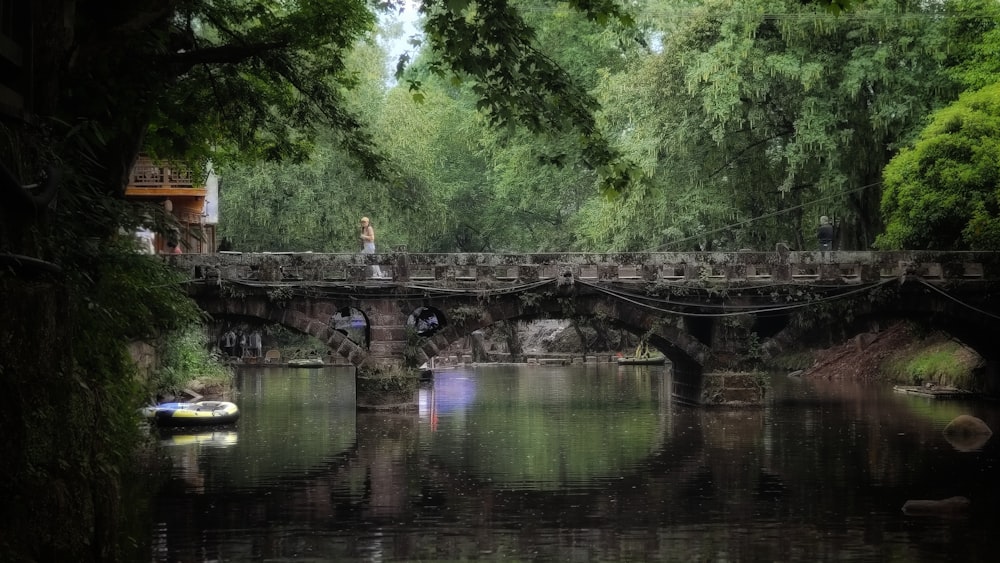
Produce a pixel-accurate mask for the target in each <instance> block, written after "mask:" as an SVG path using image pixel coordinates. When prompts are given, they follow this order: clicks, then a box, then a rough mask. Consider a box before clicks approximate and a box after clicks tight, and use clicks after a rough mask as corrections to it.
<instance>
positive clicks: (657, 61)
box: [591, 0, 955, 249]
mask: <svg viewBox="0 0 1000 563" xmlns="http://www.w3.org/2000/svg"><path fill="white" fill-rule="evenodd" d="M937 9H938V8H937V7H935V6H928V5H926V4H924V3H917V2H912V3H909V2H894V1H893V2H889V1H879V0H874V1H871V2H866V3H864V4H863V5H861V6H859V7H857V9H856V11H854V12H853V13H852V14H851V16H850V17H838V16H836V15H834V14H831V13H828V12H826V11H823V10H817V9H816V7H814V6H810V5H802V4H801V3H799V2H793V1H774V0H760V1H750V2H734V1H729V0H710V1H707V2H704V3H702V5H701V6H699V7H697V8H680V10H681V11H682V12H681V13H680V14H678V12H676V11H669V10H663V9H662V8H656V9H654V10H652V11H651V12H650V13H649V16H650V17H651V18H652V19H654V20H659V21H661V22H662V25H661V27H660V29H661V30H663V40H662V43H663V44H662V49H660V50H659V52H658V54H657V55H656V56H654V57H650V58H648V59H646V60H643V61H641V62H640V63H639V64H637V65H636V67H635V68H634V69H633V70H631V71H630V72H629V73H626V74H623V75H620V76H616V77H614V81H613V82H612V81H609V82H608V84H607V86H606V87H605V91H606V94H605V95H604V96H602V97H601V101H602V105H603V106H604V108H605V112H604V114H603V117H604V119H606V120H607V121H608V122H609V123H610V124H611V125H612V126H614V127H615V128H616V129H617V130H618V131H620V133H619V134H618V136H619V137H620V138H621V139H622V144H621V145H619V146H620V147H622V148H623V150H625V151H626V153H627V154H628V155H629V156H630V157H631V158H633V159H634V160H636V161H637V162H638V163H639V165H640V167H641V168H642V169H643V170H644V171H646V173H647V174H649V175H651V176H652V177H653V181H652V182H651V185H650V186H649V187H648V188H646V189H644V190H635V192H634V193H635V194H636V195H638V196H640V197H641V199H639V200H638V201H630V200H631V196H632V194H631V193H630V194H628V197H625V198H623V201H621V202H619V203H618V204H617V206H616V209H617V210H618V211H619V212H620V213H619V215H620V218H622V219H623V220H624V222H625V223H627V224H630V225H632V224H640V223H647V224H651V226H652V228H651V229H650V233H649V235H647V237H645V238H644V240H637V241H626V240H620V237H621V236H622V235H620V234H618V233H617V231H614V230H612V231H605V230H603V227H602V225H600V224H594V225H592V227H591V232H592V233H593V236H594V238H595V239H596V240H607V241H611V242H612V244H613V245H614V246H619V247H621V246H625V247H630V246H631V247H634V246H635V245H642V246H646V247H671V246H672V242H673V241H675V240H678V239H673V238H672V237H673V236H674V235H681V236H680V239H679V240H681V241H689V242H691V241H698V240H700V239H705V243H707V244H709V246H712V245H713V244H714V245H717V246H723V247H727V248H731V249H736V248H741V247H744V246H751V247H757V248H761V247H764V248H767V247H770V246H771V245H773V244H774V243H775V242H778V241H781V240H785V241H787V242H791V243H792V244H793V245H794V246H795V247H799V248H808V247H809V246H810V245H811V244H813V242H814V241H813V240H812V239H813V238H814V234H813V233H814V232H815V231H814V229H815V224H816V220H817V219H818V217H819V215H831V216H833V217H836V218H837V219H839V220H840V222H841V228H842V230H843V233H842V243H843V245H844V247H847V248H868V247H869V246H870V245H871V244H872V243H873V242H874V239H875V236H876V234H877V233H878V232H879V231H880V230H881V224H880V214H879V211H878V204H879V200H880V195H881V194H880V190H879V184H880V179H881V170H882V167H883V166H884V165H885V163H887V162H888V160H889V158H890V157H891V156H892V155H893V154H894V152H895V150H897V148H898V147H897V143H898V142H899V141H900V140H901V139H905V138H907V136H908V135H910V134H911V132H912V131H913V130H914V129H915V128H916V126H917V125H918V124H919V123H920V122H921V119H922V118H923V116H924V115H926V114H927V113H928V112H929V111H931V110H932V109H933V108H935V107H939V106H940V104H941V103H942V100H943V99H947V98H948V96H950V95H951V93H952V92H954V91H955V85H954V83H953V82H952V81H951V80H950V79H949V78H948V76H947V75H946V73H945V72H944V65H943V62H944V61H943V59H944V55H943V53H944V51H945V50H944V46H945V39H944V37H943V35H942V28H941V25H940V24H939V22H938V19H936V18H935V17H934V16H935V11H934V10H937ZM678 15H680V16H683V17H677V16H678ZM622 82H625V83H634V84H636V85H637V88H635V89H623V88H621V87H620V86H618V85H619V84H620V83H622ZM692 202H693V204H691V203H692ZM649 210H655V211H654V212H649ZM783 210H788V212H787V214H783V215H779V213H780V212H782V211H783ZM597 215H598V214H596V213H595V216H597ZM612 228H613V227H612ZM614 241H617V242H614Z"/></svg>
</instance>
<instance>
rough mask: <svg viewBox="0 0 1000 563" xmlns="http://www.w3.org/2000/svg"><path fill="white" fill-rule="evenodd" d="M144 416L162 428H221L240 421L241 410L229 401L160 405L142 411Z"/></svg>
mask: <svg viewBox="0 0 1000 563" xmlns="http://www.w3.org/2000/svg"><path fill="white" fill-rule="evenodd" d="M142 414H143V416H145V417H146V418H147V419H148V420H149V421H150V422H153V423H155V424H158V425H160V426H220V425H224V424H233V423H234V422H236V421H237V420H239V418H240V409H239V408H238V407H237V406H236V405H235V404H233V403H230V402H228V401H200V402H197V403H160V404H159V405H155V406H150V407H146V408H144V409H142Z"/></svg>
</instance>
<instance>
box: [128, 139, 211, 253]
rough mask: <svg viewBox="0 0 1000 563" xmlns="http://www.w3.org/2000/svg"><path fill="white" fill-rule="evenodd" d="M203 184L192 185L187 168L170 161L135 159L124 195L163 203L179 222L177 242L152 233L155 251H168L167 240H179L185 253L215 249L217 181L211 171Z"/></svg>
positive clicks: (169, 251)
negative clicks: (176, 165)
mask: <svg viewBox="0 0 1000 563" xmlns="http://www.w3.org/2000/svg"><path fill="white" fill-rule="evenodd" d="M205 183H206V184H207V185H195V183H194V180H193V176H192V174H191V173H190V171H187V170H184V169H183V168H180V167H173V168H172V167H171V166H170V164H169V163H162V164H160V163H156V162H154V161H153V160H152V159H151V158H149V157H148V156H146V155H140V156H139V158H138V160H136V163H135V166H133V167H132V173H131V174H130V175H129V182H128V186H127V187H126V188H125V197H126V198H128V199H134V200H140V201H149V202H152V203H156V204H160V205H163V206H164V209H166V210H167V211H168V212H169V213H171V214H173V216H174V217H175V218H176V219H177V223H178V224H179V225H180V232H179V233H177V239H178V240H177V241H172V240H170V239H172V238H173V237H172V236H167V235H164V234H162V233H158V234H156V235H155V236H154V238H153V249H154V251H155V252H156V253H157V254H169V253H171V252H172V249H171V247H170V246H169V243H170V242H177V243H179V244H180V247H181V251H182V252H184V253H195V254H206V253H212V252H215V249H216V246H217V242H216V224H217V223H218V206H217V204H218V197H217V194H218V182H217V179H216V178H215V176H214V174H212V173H211V172H210V173H209V177H208V179H207V180H206V182H205Z"/></svg>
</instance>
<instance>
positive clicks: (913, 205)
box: [877, 83, 1000, 250]
mask: <svg viewBox="0 0 1000 563" xmlns="http://www.w3.org/2000/svg"><path fill="white" fill-rule="evenodd" d="M998 157H1000V83H997V84H993V85H991V86H987V87H985V88H982V89H979V90H976V91H974V92H968V93H965V94H963V95H962V96H961V97H960V98H959V99H958V101H957V102H955V103H954V104H952V105H951V106H949V107H947V108H944V109H942V110H940V111H938V112H936V113H935V114H934V119H933V121H932V122H931V124H930V125H928V126H927V128H926V129H924V130H923V131H922V132H921V134H920V137H919V138H918V139H917V141H916V143H914V145H913V146H912V147H911V148H908V149H904V150H903V151H901V152H900V154H899V155H898V156H896V158H894V159H893V160H892V162H890V163H889V165H888V166H886V168H885V194H884V196H883V198H882V212H883V214H884V215H885V218H886V229H885V232H884V233H883V234H881V235H880V236H879V238H878V241H877V243H878V246H879V247H881V248H887V249H901V248H909V249H944V250H994V249H996V248H1000V167H998V164H997V162H998Z"/></svg>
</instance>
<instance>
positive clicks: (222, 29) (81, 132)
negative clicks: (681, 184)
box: [0, 0, 625, 561]
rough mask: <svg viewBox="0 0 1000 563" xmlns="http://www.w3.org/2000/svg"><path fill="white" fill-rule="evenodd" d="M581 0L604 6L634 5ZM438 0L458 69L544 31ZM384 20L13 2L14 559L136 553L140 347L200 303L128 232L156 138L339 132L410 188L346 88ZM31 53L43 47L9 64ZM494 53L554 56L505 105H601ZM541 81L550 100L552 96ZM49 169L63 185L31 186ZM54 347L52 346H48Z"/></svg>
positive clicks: (354, 3) (180, 150)
mask: <svg viewBox="0 0 1000 563" xmlns="http://www.w3.org/2000/svg"><path fill="white" fill-rule="evenodd" d="M380 5H382V6H387V7H389V8H392V7H398V5H399V2H397V1H395V0H389V1H387V2H381V3H380ZM575 5H577V6H578V7H580V8H581V9H584V10H585V11H586V13H588V14H591V15H593V16H595V17H596V16H599V15H601V14H604V13H614V12H615V11H616V10H617V8H616V7H615V5H614V4H611V3H604V2H577V3H575ZM424 7H425V8H426V9H428V10H429V13H431V14H433V16H434V17H436V18H440V19H439V20H437V21H439V22H441V25H439V26H438V27H437V28H436V32H435V34H434V41H433V45H434V46H435V48H436V49H437V50H438V52H439V53H440V54H441V59H442V66H440V68H441V69H442V70H443V69H446V68H447V66H449V65H454V67H455V68H456V70H459V71H460V72H468V73H469V75H470V76H476V77H479V78H481V79H486V78H488V76H487V75H488V74H489V73H488V72H487V70H486V68H484V67H476V66H475V64H474V62H473V61H474V60H479V59H476V57H477V56H478V55H477V53H482V51H483V49H488V48H493V47H496V46H497V45H498V43H497V37H498V36H496V35H494V33H495V32H496V31H503V35H505V37H506V38H504V39H502V41H503V42H504V43H503V44H511V45H519V46H528V45H530V30H529V29H528V28H527V27H525V26H522V25H520V24H516V23H515V24H514V25H512V26H506V27H504V26H501V27H493V24H494V23H497V20H493V19H483V18H478V17H468V16H469V12H468V8H470V7H471V4H470V3H463V2H458V3H454V2H444V1H437V0H435V1H428V2H427V3H425V5H424ZM491 11H494V12H495V13H498V14H499V13H502V14H503V15H504V18H503V20H504V21H506V22H515V20H514V19H512V17H513V16H512V14H511V13H509V12H508V11H507V6H506V3H505V2H502V1H497V2H495V3H490V5H489V6H487V7H486V10H485V12H481V13H486V12H491ZM374 22H375V15H374V13H373V12H372V11H371V9H370V4H369V2H367V1H366V0H298V1H296V2H286V1H283V0H128V1H126V0H109V1H105V2H79V1H76V0H35V1H32V2H30V3H28V2H11V3H5V4H4V9H3V10H0V30H3V34H4V35H5V38H4V40H5V42H6V40H7V37H6V36H7V35H8V34H10V36H11V38H12V39H11V41H12V43H14V44H15V45H17V47H18V49H14V50H11V49H7V48H5V49H4V50H3V52H2V55H3V56H4V57H5V60H4V61H3V63H4V65H5V66H4V69H5V71H4V73H3V75H2V77H0V78H2V80H3V81H4V86H5V87H6V88H7V89H13V90H15V91H16V94H17V95H19V96H21V100H20V101H17V96H6V94H5V103H6V102H8V101H10V100H15V103H16V107H14V108H13V111H11V112H7V111H6V109H7V108H4V114H3V118H2V119H3V127H2V129H0V134H2V135H0V140H2V141H3V142H2V143H0V161H2V163H3V165H4V171H3V173H2V174H0V266H2V269H0V295H2V296H3V297H2V301H0V312H2V313H4V317H5V321H6V322H5V323H4V326H3V328H0V342H2V343H3V344H4V345H3V347H2V349H3V352H2V353H3V357H2V358H0V372H2V373H3V374H4V376H5V378H7V379H6V380H5V383H6V384H7V386H8V387H9V388H12V389H19V390H26V389H30V390H31V392H30V393H28V392H20V393H10V394H5V396H4V398H3V404H2V406H3V408H2V409H0V429H2V431H3V434H4V437H5V445H4V447H3V452H0V460H2V461H0V487H2V490H0V492H2V494H3V496H4V498H5V503H4V507H3V510H2V512H0V518H2V519H0V533H2V537H0V550H2V551H0V559H4V560H8V559H10V560H25V559H27V560H74V561H88V560H90V561H97V560H100V561H109V560H114V559H116V558H123V555H122V553H121V552H118V551H116V547H115V545H114V544H113V539H114V538H115V537H116V529H115V520H114V518H113V517H112V516H114V515H115V514H119V515H121V514H124V513H122V512H120V511H119V509H120V508H121V507H119V506H116V503H117V502H120V495H119V494H118V493H119V491H120V490H121V487H122V473H121V471H122V470H123V469H124V468H127V467H128V465H129V461H130V460H131V458H130V457H129V456H130V453H131V450H130V448H129V444H130V443H131V442H128V441H127V438H128V437H129V436H133V437H134V420H133V417H132V416H131V413H132V412H134V411H133V408H134V407H135V406H136V403H137V401H138V400H139V396H138V393H137V391H138V389H137V388H136V386H135V385H133V381H134V379H133V377H134V369H133V366H131V365H130V362H129V359H128V355H127V353H126V345H127V343H128V342H129V341H130V340H133V339H137V338H149V337H155V336H156V335H157V334H159V333H161V331H164V330H168V329H170V328H172V327H174V326H177V325H178V324H183V323H184V322H185V321H187V320H190V319H191V318H192V316H191V315H192V313H193V309H192V308H191V306H190V302H189V301H187V300H185V298H184V297H183V292H182V291H181V288H180V286H179V285H178V284H176V283H175V282H176V280H175V279H174V278H172V277H170V271H169V269H168V268H167V267H166V266H164V265H163V264H162V263H158V262H156V261H154V260H149V259H147V258H145V257H142V256H139V255H138V254H135V253H134V252H132V249H131V248H130V243H129V240H128V238H127V237H121V236H119V231H120V230H124V231H126V232H128V231H130V230H132V229H133V228H134V227H136V226H137V225H139V224H140V223H148V222H151V221H152V222H155V221H157V220H158V219H162V216H159V217H157V216H150V215H149V214H151V213H155V212H154V209H152V208H137V207H135V206H132V205H130V204H128V203H127V202H125V201H124V200H123V192H124V188H125V185H126V178H127V176H128V173H129V170H130V169H131V166H132V164H133V162H134V161H135V159H136V155H137V154H138V152H139V151H140V149H143V150H147V151H150V152H152V153H153V154H154V156H157V157H163V158H184V159H185V160H187V161H188V162H189V163H190V164H191V166H192V167H193V169H196V170H197V169H200V166H201V165H202V164H204V160H205V159H207V158H211V159H212V160H213V161H216V162H217V163H220V164H221V163H223V162H224V161H226V160H227V159H234V158H246V159H250V160H259V159H278V158H288V159H292V160H302V159H304V157H305V155H306V154H307V153H308V151H309V149H310V147H311V146H313V143H314V141H315V139H316V135H317V132H318V131H320V130H325V131H327V132H329V133H331V134H333V135H334V136H335V138H336V141H337V145H338V146H339V147H340V148H341V149H342V150H344V151H345V152H346V153H347V154H349V155H350V156H351V158H352V160H353V163H354V165H355V166H356V168H357V170H358V171H359V172H358V173H359V175H360V176H362V177H365V178H380V179H385V180H386V183H387V184H390V185H393V184H392V182H393V181H394V176H395V173H394V171H393V170H392V167H391V166H389V165H388V164H387V163H386V161H385V158H384V157H383V156H382V155H381V154H380V153H379V152H378V150H377V149H376V148H375V146H374V144H373V142H372V136H371V133H370V132H369V131H368V130H366V128H365V123H364V120H363V114H359V113H358V112H357V111H352V108H351V107H350V105H349V104H348V103H346V102H345V95H346V93H347V92H348V91H349V90H350V89H351V88H352V87H353V86H354V84H355V83H356V80H357V79H358V77H357V76H356V75H354V74H352V73H351V72H349V71H348V68H347V65H346V64H345V57H346V55H347V54H348V53H349V52H350V50H351V49H352V48H353V47H354V46H355V45H356V44H357V43H358V42H359V41H360V40H363V39H365V38H366V37H367V36H368V33H369V32H370V31H371V30H372V29H373V27H374ZM447 22H464V23H462V24H461V25H451V24H449V23H447ZM467 39H470V40H467ZM5 44H6V43H5ZM17 51H20V52H23V53H24V56H23V57H18V60H16V61H15V60H8V59H7V57H9V53H13V52H17ZM494 55H495V56H494V57H493V59H492V61H493V62H494V63H496V64H498V65H500V66H501V67H503V68H507V69H515V68H528V66H529V64H530V62H532V61H539V62H543V63H544V72H541V73H533V74H532V75H531V76H530V78H531V81H533V83H532V82H525V81H523V80H521V81H519V82H517V84H519V87H518V88H506V87H505V85H509V84H513V83H511V82H505V81H500V82H494V81H491V80H483V81H482V82H481V84H482V86H483V89H481V90H480V91H479V95H480V96H481V97H482V98H483V99H484V100H487V102H485V105H486V106H490V107H496V108H500V109H501V112H500V113H499V114H497V115H510V116H516V118H517V119H519V120H524V121H529V122H530V121H531V119H532V118H531V114H532V111H534V110H535V109H538V108H539V107H540V106H537V105H536V104H537V102H538V101H539V100H541V101H544V102H545V104H547V105H545V104H543V106H541V109H544V108H553V107H555V108H558V109H559V110H560V111H563V112H565V114H566V115H568V116H572V119H571V120H570V122H572V123H578V124H582V126H584V127H585V126H586V124H587V123H588V120H590V119H591V118H589V117H588V116H589V115H591V114H592V111H593V107H592V106H591V105H589V104H588V101H587V100H586V98H575V97H565V98H564V99H562V100H558V101H556V100H555V97H556V96H557V95H558V94H560V93H565V92H568V91H570V90H571V89H572V85H571V84H570V82H568V81H567V80H565V76H564V75H563V73H561V72H560V70H559V69H558V68H556V67H554V66H553V65H551V64H548V63H547V62H544V61H542V60H541V59H540V58H539V57H538V53H537V52H535V51H533V50H532V49H530V48H528V49H526V50H509V51H508V50H504V51H501V52H499V53H495V54H494ZM28 61H30V64H28ZM8 63H10V65H9V66H7V65H8ZM467 63H472V64H467ZM8 68H14V71H15V72H13V73H9V72H8V71H7V69H8ZM546 85H548V86H546ZM535 88H539V89H542V90H544V91H545V92H546V94H545V96H542V97H535V96H532V90H533V89H535ZM493 92H496V93H497V94H496V95H493ZM549 96H552V97H549ZM505 112H506V113H505ZM552 116H553V114H552V113H551V112H549V113H548V114H547V117H546V118H545V119H551V118H552ZM541 121H542V120H539V122H541ZM559 121H560V122H562V121H561V120H559ZM587 133H588V136H587V143H586V147H587V148H588V150H589V151H590V152H589V161H588V162H589V164H590V165H591V166H594V167H598V166H608V168H607V169H608V170H610V171H611V172H610V173H608V174H605V177H606V178H608V183H609V185H612V186H619V185H622V182H621V179H622V178H624V177H625V176H624V174H622V173H621V171H620V170H618V171H616V169H614V167H613V165H614V163H615V162H614V157H615V155H614V154H613V151H610V150H608V148H607V146H606V145H604V144H602V140H601V139H600V138H599V137H596V136H595V135H593V134H592V133H591V132H587ZM36 183H41V184H42V185H43V186H46V189H43V190H42V191H41V193H39V191H38V190H33V189H29V188H26V187H25V186H26V185H32V184H36ZM48 188H52V189H48ZM56 191H58V204H57V205H54V206H50V205H49V203H51V202H52V201H54V200H53V199H51V196H52V195H53V194H54V193H56ZM138 319H143V320H145V322H135V321H136V320H138ZM39 343H46V345H47V346H48V347H49V348H48V349H47V350H45V352H44V353H41V354H39V353H38V350H39V348H38V344H39ZM49 350H54V351H61V352H63V353H64V355H60V354H58V353H48V351H49ZM67 419H70V420H67ZM67 428H69V430H71V432H69V433H67ZM29 445H30V447H28V446H29ZM53 483H55V486H54V485H53ZM25 515H32V516H31V517H30V518H25ZM53 535H56V536H58V537H53Z"/></svg>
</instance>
